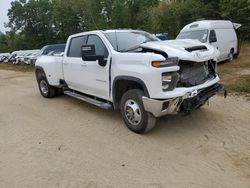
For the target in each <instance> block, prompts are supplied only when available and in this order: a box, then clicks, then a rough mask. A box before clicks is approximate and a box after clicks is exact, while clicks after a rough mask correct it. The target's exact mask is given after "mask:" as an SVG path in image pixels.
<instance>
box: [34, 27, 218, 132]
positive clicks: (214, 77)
mask: <svg viewBox="0 0 250 188" xmlns="http://www.w3.org/2000/svg"><path fill="white" fill-rule="evenodd" d="M218 56H219V52H218V50H217V49H216V48H214V47H213V46H211V45H209V44H203V43H201V42H199V41H194V40H190V39H183V40H172V41H171V40H169V41H160V40H159V39H157V38H156V37H155V36H153V35H151V34H149V33H147V32H144V31H139V30H106V31H90V32H84V33H79V34H74V35H72V36H70V37H69V38H68V40H67V44H66V48H65V52H64V54H63V55H62V56H60V55H57V56H56V55H54V56H50V55H44V56H40V57H39V58H38V59H37V61H36V65H35V70H36V71H35V73H36V78H37V82H38V86H39V89H40V92H41V95H42V96H43V97H45V98H52V97H55V96H58V95H61V94H63V93H64V94H66V95H69V96H71V97H74V98H77V99H80V100H83V101H86V102H88V103H91V104H94V105H96V106H98V107H100V108H103V109H114V110H120V111H121V114H122V116H123V119H124V122H125V124H126V125H127V127H128V128H129V129H130V130H132V131H134V132H135V133H146V132H148V131H150V130H151V129H152V128H153V127H154V126H155V124H156V118H157V117H160V116H165V115H168V114H177V113H180V112H190V111H192V110H195V109H197V108H199V107H200V106H202V105H204V104H205V103H206V102H207V101H208V100H209V98H210V97H212V96H213V95H215V94H216V93H218V92H219V91H221V90H222V89H223V86H222V85H220V84H219V83H218V82H219V77H218V74H217V71H216V70H217V62H216V61H217V57H218Z"/></svg>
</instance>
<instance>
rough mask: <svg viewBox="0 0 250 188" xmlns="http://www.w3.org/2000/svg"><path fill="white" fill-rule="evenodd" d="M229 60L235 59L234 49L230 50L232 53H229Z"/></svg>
mask: <svg viewBox="0 0 250 188" xmlns="http://www.w3.org/2000/svg"><path fill="white" fill-rule="evenodd" d="M228 58H229V59H228V61H229V62H232V61H233V59H234V50H233V49H231V50H230V53H229V54H228Z"/></svg>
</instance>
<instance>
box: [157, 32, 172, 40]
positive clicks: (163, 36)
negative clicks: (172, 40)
mask: <svg viewBox="0 0 250 188" xmlns="http://www.w3.org/2000/svg"><path fill="white" fill-rule="evenodd" d="M155 36H156V37H157V38H158V39H160V40H169V36H168V33H157V34H155Z"/></svg>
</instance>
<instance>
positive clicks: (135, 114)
mask: <svg viewBox="0 0 250 188" xmlns="http://www.w3.org/2000/svg"><path fill="white" fill-rule="evenodd" d="M143 95H144V93H143V91H141V90H138V89H133V90H129V91H127V92H126V93H125V94H124V95H123V96H122V99H121V106H120V109H121V113H122V117H123V120H124V122H125V124H126V125H127V127H128V128H129V129H130V130H131V131H133V132H135V133H139V134H143V133H147V132H149V131H150V130H152V129H153V128H154V126H155V124H156V118H155V117H154V116H153V114H151V113H150V112H147V111H145V109H144V107H143V103H142V96H143Z"/></svg>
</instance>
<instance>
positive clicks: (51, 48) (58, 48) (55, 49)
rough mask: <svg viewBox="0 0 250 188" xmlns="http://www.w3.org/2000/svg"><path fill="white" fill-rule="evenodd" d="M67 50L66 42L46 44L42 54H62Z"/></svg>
mask: <svg viewBox="0 0 250 188" xmlns="http://www.w3.org/2000/svg"><path fill="white" fill-rule="evenodd" d="M64 50H65V44H52V45H47V46H44V47H43V48H42V49H41V51H40V55H48V54H49V53H50V54H52V53H54V54H60V53H62V52H64Z"/></svg>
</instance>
